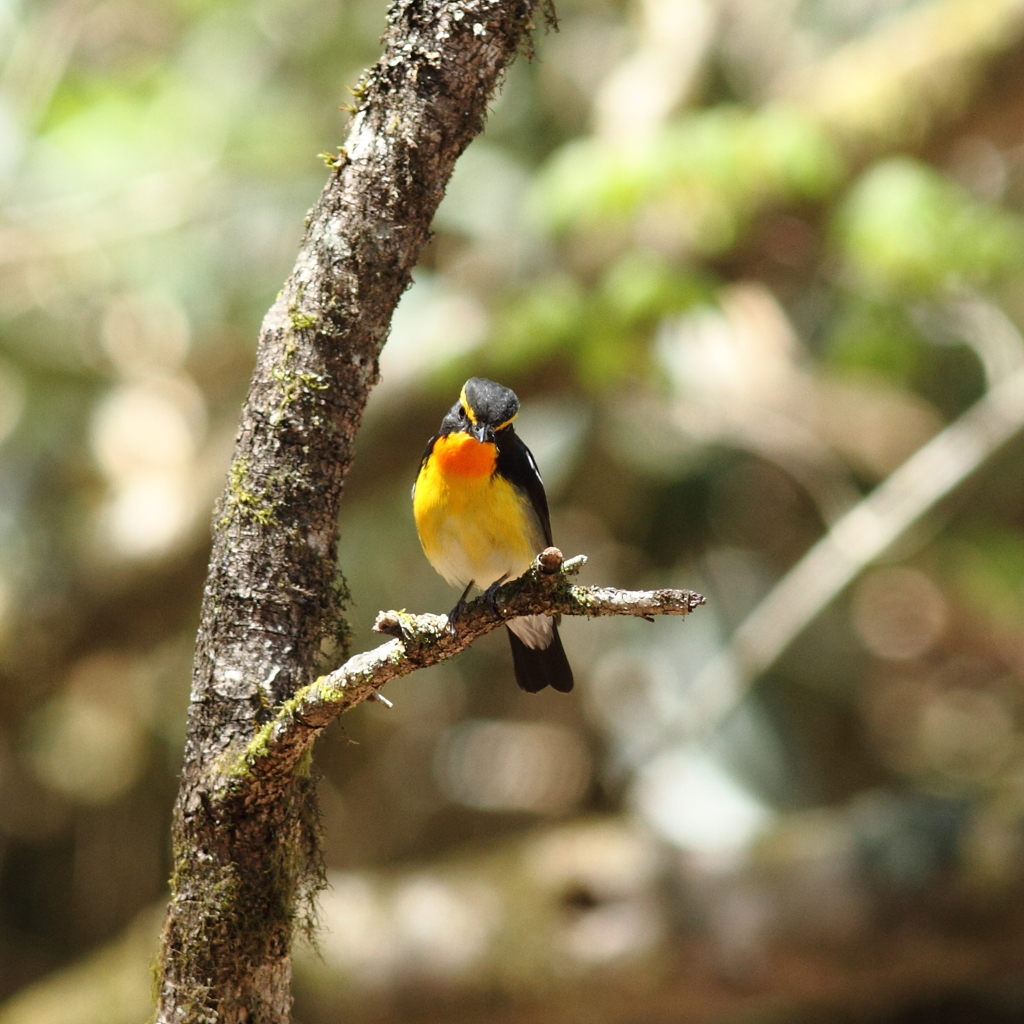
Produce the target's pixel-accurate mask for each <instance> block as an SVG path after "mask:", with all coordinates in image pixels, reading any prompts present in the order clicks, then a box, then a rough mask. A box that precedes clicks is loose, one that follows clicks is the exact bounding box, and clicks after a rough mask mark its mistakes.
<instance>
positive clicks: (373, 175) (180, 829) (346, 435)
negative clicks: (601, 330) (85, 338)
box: [157, 0, 538, 1024]
mask: <svg viewBox="0 0 1024 1024" xmlns="http://www.w3.org/2000/svg"><path fill="white" fill-rule="evenodd" d="M537 6H538V4H537V0H394V2H393V4H392V6H391V8H390V10H389V12H388V28H387V32H386V35H385V37H384V40H383V42H384V52H383V55H382V57H381V59H380V60H379V61H378V62H377V64H376V65H375V66H374V67H373V68H371V69H370V71H369V72H368V73H367V74H366V76H365V77H364V79H363V81H362V82H361V83H360V86H359V88H358V90H357V100H356V106H357V109H356V111H355V116H354V118H353V120H352V124H351V128H350V131H349V135H348V139H347V141H346V144H345V147H344V148H343V149H342V150H340V151H339V152H338V154H337V155H336V156H334V157H332V158H331V160H330V166H331V174H330V178H329V180H328V182H327V184H326V186H325V187H324V190H323V193H322V194H321V196H320V199H319V201H318V203H317V204H316V206H315V207H314V208H313V209H312V210H311V211H310V214H309V217H308V218H307V222H306V235H305V237H304V238H303V240H302V244H301V246H300V249H299V254H298V258H297V260H296V263H295V268H294V270H293V271H292V274H291V276H290V277H289V279H288V281H287V282H286V283H285V286H284V288H283V289H282V290H281V294H280V295H279V296H278V298H277V301H276V302H275V303H274V305H273V307H272V308H271V309H270V311H269V312H268V313H267V315H266V317H265V319H264V321H263V325H262V328H261V331H260V339H259V345H258V347H257V352H256V366H255V369H254V371H253V378H252V383H251V385H250V388H249V394H248V396H247V397H246V401H245V406H244V408H243V410H242V419H241V425H240V428H239V433H238V439H237V442H236V446H235V452H234V457H233V461H232V465H231V472H230V475H229V479H228V484H227V487H226V489H225V492H224V494H223V496H222V498H221V500H220V502H219V504H218V507H217V510H216V513H215V516H214V538H213V551H212V554H211V556H210V568H209V573H208V575H207V580H206V587H205V591H204V595H203V605H202V610H201V613H200V624H199V635H198V638H197V646H196V659H195V667H194V671H193V679H192V694H191V703H190V706H189V719H188V727H187V734H186V741H185V754H184V763H183V766H182V774H181V786H180V790H179V795H178V800H177V803H176V805H175V817H174V826H173V837H172V838H173V851H174V872H173V875H172V878H171V901H170V905H169V907H168V913H167V920H166V924H165V928H164V936H163V948H162V950H161V955H160V962H159V966H158V978H157V987H158V992H159V1007H158V1011H157V1021H158V1022H160V1024H172V1022H173V1024H191V1022H199V1021H203V1022H204V1024H209V1022H218V1024H285V1022H287V1021H288V1020H289V1018H290V1010H291V992H290V978H291V940H292V935H293V932H294V931H295V929H296V927H297V926H298V927H302V926H303V923H304V922H306V921H308V920H309V915H310V913H311V905H312V896H313V894H314V893H315V892H316V890H317V889H318V888H319V887H320V885H321V884H322V871H321V870H320V861H319V844H318V832H317V812H316V807H315V802H314V801H315V792H314V787H313V785H312V782H311V780H310V778H309V773H308V772H301V771H297V772H293V773H291V774H290V776H288V777H284V776H283V775H280V774H279V775H276V776H272V777H267V776H263V775H261V776H259V777H257V776H254V775H250V776H248V777H246V778H237V777H236V779H235V784H234V785H233V787H232V788H231V791H230V794H228V795H225V793H224V785H223V781H224V766H225V765H226V764H232V763H234V762H235V761H237V758H238V756H239V754H240V753H241V752H243V751H244V750H245V749H246V748H247V746H248V744H249V742H250V741H251V739H252V737H253V735H254V734H256V733H258V732H259V730H260V729H261V727H262V726H263V725H264V723H266V722H267V721H268V720H270V719H271V718H273V717H274V715H275V714H276V709H277V708H279V707H280V706H281V705H282V704H283V703H284V702H286V701H288V700H289V699H291V698H292V697H293V695H294V694H295V693H296V691H298V690H299V689H301V688H302V687H304V686H306V685H307V684H308V683H309V682H310V681H311V680H312V679H313V677H314V675H315V673H316V667H317V662H318V659H319V657H320V650H321V642H322V641H323V639H324V638H325V637H326V636H328V635H331V634H335V635H339V636H343V635H345V632H346V629H347V627H346V625H345V622H344V618H343V615H342V612H343V607H342V605H343V598H344V586H343V584H342V586H340V587H339V586H337V585H336V584H337V580H336V577H337V566H336V559H337V539H336V531H337V522H338V513H339V509H340V502H341V495H342V489H343V486H344V482H345V477H346V474H347V473H348V469H349V467H350V465H351V463H352V460H353V457H354V447H353V446H354V440H355V436H356V432H357V430H358V429H359V426H360V423H361V420H362V415H363V410H364V408H365V406H366V400H367V397H368V395H369V391H370V388H371V387H372V386H373V385H374V384H375V383H376V381H377V372H378V357H379V356H380V352H381V348H382V347H383V345H384V341H385V339H386V337H387V332H388V328H389V325H390V322H391V315H392V313H393V312H394V309H395V306H396V305H397V303H398V300H399V298H400V296H401V294H402V292H403V291H404V290H405V289H406V288H407V287H408V285H409V283H410V281H411V274H412V268H413V267H414V266H415V264H416V260H417V259H418V257H419V253H420V250H421V249H422V247H423V245H424V243H425V242H426V241H427V239H428V238H429V236H430V223H431V221H432V219H433V216H434V212H435V210H436V209H437V206H438V203H439V202H440V200H441V197H442V196H443V195H444V190H445V187H446V186H447V183H448V180H449V178H450V176H451V172H452V169H453V168H454V165H455V161H456V159H457V158H458V157H459V155H460V154H461V153H462V151H463V150H464V149H465V148H466V146H467V145H468V144H469V143H470V141H471V140H472V139H473V137H474V136H475V135H476V134H477V133H478V132H479V131H480V129H481V128H482V127H483V121H484V116H485V114H486V110H487V104H488V102H489V101H490V99H491V97H492V95H493V94H494V91H495V89H496V87H497V85H498V83H499V82H500V80H501V76H502V75H503V74H504V72H505V69H506V68H507V67H508V65H509V64H510V63H511V61H512V60H513V59H514V57H515V56H516V54H517V53H519V52H520V51H521V50H523V49H528V48H529V40H530V30H531V29H532V27H533V23H532V17H533V15H534V13H535V11H536V9H537Z"/></svg>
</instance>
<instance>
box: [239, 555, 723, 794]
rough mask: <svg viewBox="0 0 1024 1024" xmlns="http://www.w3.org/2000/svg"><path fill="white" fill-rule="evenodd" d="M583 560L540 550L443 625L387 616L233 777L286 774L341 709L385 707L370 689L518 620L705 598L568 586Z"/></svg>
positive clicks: (646, 612) (295, 705)
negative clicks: (364, 647)
mask: <svg viewBox="0 0 1024 1024" xmlns="http://www.w3.org/2000/svg"><path fill="white" fill-rule="evenodd" d="M586 561H587V559H586V557H585V556H584V555H577V556H576V557H575V558H570V559H567V560H564V559H563V558H562V553H561V551H559V550H558V549H557V548H547V549H546V550H545V551H543V552H542V553H541V554H540V555H538V557H537V560H536V561H535V562H534V564H533V566H532V567H531V568H530V569H529V570H528V571H527V572H526V573H524V574H523V575H522V576H521V577H519V579H517V580H512V581H510V582H509V583H506V584H505V585H504V586H502V587H500V588H499V589H498V591H497V594H496V595H495V600H494V602H493V605H492V603H491V602H490V601H488V600H487V598H486V597H485V596H481V597H478V598H477V599H476V600H474V601H471V602H469V604H467V605H466V606H465V610H464V611H463V612H462V613H461V614H460V615H459V618H458V621H457V622H456V623H455V624H454V627H453V628H452V627H450V626H449V623H448V617H447V616H446V615H433V614H429V613H428V614H422V615H412V614H410V613H409V612H406V611H386V612H381V613H380V614H379V615H378V616H377V621H376V623H375V624H374V627H373V628H374V630H375V631H376V632H378V633H384V634H386V635H388V636H391V637H393V638H394V639H392V640H389V641H388V642H387V643H385V644H382V645H381V646H380V647H377V648H376V649H375V650H372V651H365V652H364V653H362V654H357V655H355V656H354V657H352V658H349V660H348V661H346V662H345V664H344V665H342V666H341V667H340V668H338V669H335V670H334V671H333V672H330V673H328V674H327V675H325V676H321V677H320V678H319V679H317V680H316V681H315V682H313V683H310V684H309V686H306V687H303V688H302V689H301V690H299V691H298V692H297V693H296V695H295V696H294V697H293V698H292V699H291V700H289V701H286V702H285V703H284V704H283V705H282V707H281V708H280V710H279V711H278V713H277V715H276V716H275V717H274V718H273V719H272V720H271V721H270V722H268V723H267V724H266V725H264V726H263V727H262V728H261V729H260V730H259V732H258V733H257V735H256V736H255V737H254V738H253V739H252V740H251V741H250V742H249V744H248V745H247V747H246V749H245V751H244V753H243V754H242V755H241V759H240V762H239V764H238V766H237V768H236V770H235V771H234V772H233V773H231V774H232V775H234V776H235V777H238V776H239V775H241V774H245V773H246V772H247V771H249V770H252V769H253V768H256V767H257V765H259V764H262V765H265V766H266V767H267V768H268V769H270V770H275V769H283V768H290V767H291V766H292V765H293V764H294V763H295V762H296V761H297V759H298V758H299V757H301V755H302V754H303V753H304V752H305V750H306V749H307V748H308V747H309V745H310V744H311V743H312V741H313V739H315V737H316V735H317V734H318V733H319V732H320V731H321V730H322V729H324V728H325V727H326V726H327V725H328V724H329V723H330V722H332V721H333V720H334V719H335V718H336V717H337V716H338V715H339V714H341V713H342V712H343V711H347V710H348V709H349V708H351V707H354V706H355V705H357V704H361V703H362V702H363V701H365V700H379V701H383V702H384V703H388V702H387V701H386V700H385V698H383V697H382V696H381V695H380V693H378V692H377V691H378V690H379V689H380V687H381V686H382V685H383V684H384V683H386V682H387V681H388V680H390V679H395V678H397V677H398V676H404V675H407V674H408V673H410V672H412V671H414V670H415V669H419V668H426V667H427V666H429V665H437V664H440V663H441V662H442V661H447V660H448V659H449V658H451V657H454V656H455V655H456V654H458V653H460V652H461V651H464V650H465V649H466V648H467V647H469V646H470V644H472V642H473V641H474V640H476V639H477V638H478V637H481V636H483V635H484V634H485V633H490V632H491V630H493V629H496V628H497V627H498V626H500V625H502V624H503V623H505V622H507V621H508V620H509V619H514V618H518V617H519V616H521V615H581V616H587V617H588V618H596V617H598V616H604V615H632V616H634V617H636V618H642V619H647V620H648V621H650V620H652V618H653V616H655V615H677V616H685V615H689V614H690V612H692V611H693V610H694V609H695V608H697V607H698V606H699V605H702V604H704V598H703V597H702V596H701V595H700V594H697V593H694V592H693V591H692V590H616V589H614V588H612V587H581V586H577V585H575V584H573V583H571V582H570V577H572V576H574V575H575V574H576V573H578V572H579V570H580V569H581V568H582V567H583V566H584V564H585V563H586Z"/></svg>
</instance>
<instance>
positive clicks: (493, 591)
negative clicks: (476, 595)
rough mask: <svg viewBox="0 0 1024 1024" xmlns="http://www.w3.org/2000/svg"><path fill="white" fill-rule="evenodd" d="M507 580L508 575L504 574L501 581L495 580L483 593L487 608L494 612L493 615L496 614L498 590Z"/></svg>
mask: <svg viewBox="0 0 1024 1024" xmlns="http://www.w3.org/2000/svg"><path fill="white" fill-rule="evenodd" d="M507 579H508V573H505V575H504V576H502V577H501V579H497V580H495V581H494V582H493V583H492V584H491V585H490V586H489V587H488V588H487V589H486V590H485V591H484V600H485V601H486V602H487V605H488V607H489V608H490V609H491V611H492V612H494V614H495V615H497V614H498V590H499V589H500V587H501V585H502V583H504V582H505V580H507Z"/></svg>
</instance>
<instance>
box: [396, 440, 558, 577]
mask: <svg viewBox="0 0 1024 1024" xmlns="http://www.w3.org/2000/svg"><path fill="white" fill-rule="evenodd" d="M496 464H497V449H496V448H495V446H494V445H493V444H488V443H481V442H479V441H477V440H476V439H475V438H472V437H470V436H469V435H468V434H463V433H458V434H450V435H447V436H445V437H439V438H438V439H437V441H436V442H435V444H434V449H433V451H432V452H431V455H430V458H429V459H427V461H426V463H425V464H424V466H423V467H422V468H421V470H420V475H419V477H418V479H417V480H416V489H415V491H414V493H413V514H414V516H415V518H416V529H417V532H418V533H419V537H420V543H421V544H422V545H423V552H424V554H425V555H426V556H427V559H428V560H429V561H430V564H431V565H432V566H433V567H434V568H435V569H436V570H437V571H438V572H439V573H440V574H441V575H442V576H443V577H444V578H445V579H446V580H447V581H448V582H449V583H452V584H456V585H459V586H465V585H466V584H468V583H469V582H470V581H471V580H472V581H473V582H474V583H475V584H476V585H477V586H478V587H480V588H481V589H484V588H486V587H488V586H490V585H491V584H492V583H494V582H495V581H496V580H499V579H501V578H502V577H503V576H506V577H508V578H509V579H514V578H515V577H516V576H519V575H521V574H522V573H523V572H524V571H525V570H526V569H527V568H528V567H529V565H530V562H531V561H532V560H533V558H534V557H535V556H536V555H537V553H538V552H540V551H541V550H542V549H543V547H544V535H543V530H542V529H541V525H540V521H539V519H538V518H537V515H536V513H535V512H534V511H533V507H532V505H531V504H530V502H529V499H528V498H527V497H526V496H525V495H524V494H523V493H522V492H521V491H519V490H518V489H517V488H516V487H514V486H513V485H512V484H510V483H509V482H508V481H507V480H506V479H505V478H504V477H502V476H499V475H498V474H497V473H495V472H494V469H495V466H496Z"/></svg>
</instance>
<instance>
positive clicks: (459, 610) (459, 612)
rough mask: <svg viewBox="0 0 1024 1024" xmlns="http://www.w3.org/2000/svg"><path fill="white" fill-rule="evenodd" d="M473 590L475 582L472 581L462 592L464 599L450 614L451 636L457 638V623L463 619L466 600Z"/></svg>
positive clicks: (449, 626) (459, 600) (458, 602)
mask: <svg viewBox="0 0 1024 1024" xmlns="http://www.w3.org/2000/svg"><path fill="white" fill-rule="evenodd" d="M472 589H473V581H472V580H470V581H469V583H468V584H467V586H466V589H465V590H464V591H463V592H462V597H460V598H459V599H458V601H456V602H455V607H454V608H453V609H452V610H451V611H450V612H449V613H448V633H449V635H450V636H455V623H456V622H458V621H459V619H461V618H462V616H463V615H464V614H465V611H466V598H467V597H468V596H469V592H470V591H471V590H472Z"/></svg>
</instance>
